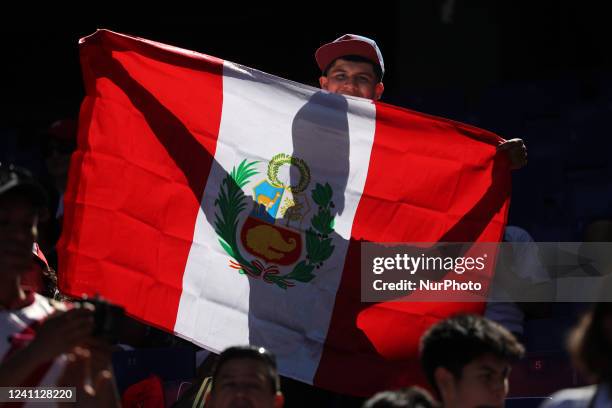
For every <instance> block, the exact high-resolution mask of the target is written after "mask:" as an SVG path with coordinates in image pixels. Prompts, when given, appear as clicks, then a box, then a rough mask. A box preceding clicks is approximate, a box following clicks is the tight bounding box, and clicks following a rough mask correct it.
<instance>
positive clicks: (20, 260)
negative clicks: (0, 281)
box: [0, 192, 38, 277]
mask: <svg viewBox="0 0 612 408" xmlns="http://www.w3.org/2000/svg"><path fill="white" fill-rule="evenodd" d="M37 224H38V215H37V212H36V210H35V208H34V206H33V205H32V203H31V202H30V200H29V199H28V198H27V197H24V196H23V195H21V194H16V193H13V192H10V193H6V194H2V195H0V275H2V276H3V277H7V276H12V275H15V274H22V273H24V272H27V271H28V270H30V269H31V268H32V266H33V263H34V261H33V257H32V245H33V244H34V241H35V240H36V238H37Z"/></svg>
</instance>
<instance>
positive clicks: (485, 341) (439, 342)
mask: <svg viewBox="0 0 612 408" xmlns="http://www.w3.org/2000/svg"><path fill="white" fill-rule="evenodd" d="M524 352H525V349H524V348H523V346H522V345H521V344H520V343H519V342H518V341H517V340H516V338H515V337H514V336H513V335H512V333H510V332H509V331H508V330H506V329H505V328H503V327H502V326H500V325H499V324H497V323H495V322H493V321H491V320H488V319H486V318H484V317H482V316H477V315H458V316H454V317H450V318H448V319H445V320H442V321H441V322H439V323H437V324H435V325H434V326H432V327H431V328H430V329H429V330H428V331H427V332H426V333H425V334H424V335H423V337H422V338H421V350H420V354H421V366H422V367H423V370H424V371H425V375H426V376H427V379H428V380H429V382H430V383H431V385H432V386H433V387H434V389H435V391H436V393H438V395H439V394H440V390H439V389H438V386H437V384H436V380H435V378H434V372H435V370H436V368H438V367H444V368H446V369H447V370H449V371H450V372H451V373H452V374H453V376H454V377H455V378H461V373H462V371H463V367H464V366H466V365H467V364H469V363H470V362H472V361H474V360H475V359H477V358H478V357H480V356H482V355H484V354H492V355H494V356H495V357H498V358H500V359H503V360H507V361H508V362H514V361H516V360H518V359H520V358H521V357H522V356H523V354H524Z"/></svg>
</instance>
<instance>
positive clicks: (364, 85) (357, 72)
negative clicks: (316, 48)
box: [319, 58, 385, 101]
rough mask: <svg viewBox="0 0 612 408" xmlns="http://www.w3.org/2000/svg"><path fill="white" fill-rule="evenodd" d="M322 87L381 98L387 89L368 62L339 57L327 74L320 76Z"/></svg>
mask: <svg viewBox="0 0 612 408" xmlns="http://www.w3.org/2000/svg"><path fill="white" fill-rule="evenodd" d="M319 85H321V89H325V90H326V91H329V92H332V93H338V94H342V95H351V96H359V97H362V98H368V99H372V100H375V101H376V100H379V99H380V97H381V96H382V93H383V90H384V89H385V88H384V86H383V84H382V82H378V79H377V77H376V74H375V73H374V67H373V66H372V64H369V63H367V62H353V61H347V60H343V59H342V58H339V59H337V60H336V61H335V62H334V63H333V65H332V66H331V67H330V68H329V70H328V71H327V76H322V77H320V78H319Z"/></svg>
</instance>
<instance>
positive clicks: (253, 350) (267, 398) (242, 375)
mask: <svg viewBox="0 0 612 408" xmlns="http://www.w3.org/2000/svg"><path fill="white" fill-rule="evenodd" d="M212 378H213V379H212V389H211V391H210V394H209V397H208V400H207V402H206V407H212V408H230V407H249V408H281V407H282V406H283V404H284V397H283V394H282V393H281V390H280V378H279V376H278V371H277V368H276V358H275V357H274V355H273V354H272V353H270V352H269V351H267V350H266V349H264V348H263V347H255V346H235V347H230V348H228V349H225V350H224V351H223V352H222V353H221V354H220V355H219V359H218V360H217V363H216V365H215V368H214V369H213V376H212Z"/></svg>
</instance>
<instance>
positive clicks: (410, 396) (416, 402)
mask: <svg viewBox="0 0 612 408" xmlns="http://www.w3.org/2000/svg"><path fill="white" fill-rule="evenodd" d="M437 406H438V405H437V404H436V402H435V401H434V399H433V398H432V397H431V395H429V393H428V392H427V391H425V390H424V389H422V388H419V387H409V388H402V389H399V390H394V391H383V392H379V393H378V394H376V395H374V396H373V397H371V398H370V399H368V400H367V401H366V402H365V403H364V404H363V408H435V407H437Z"/></svg>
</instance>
